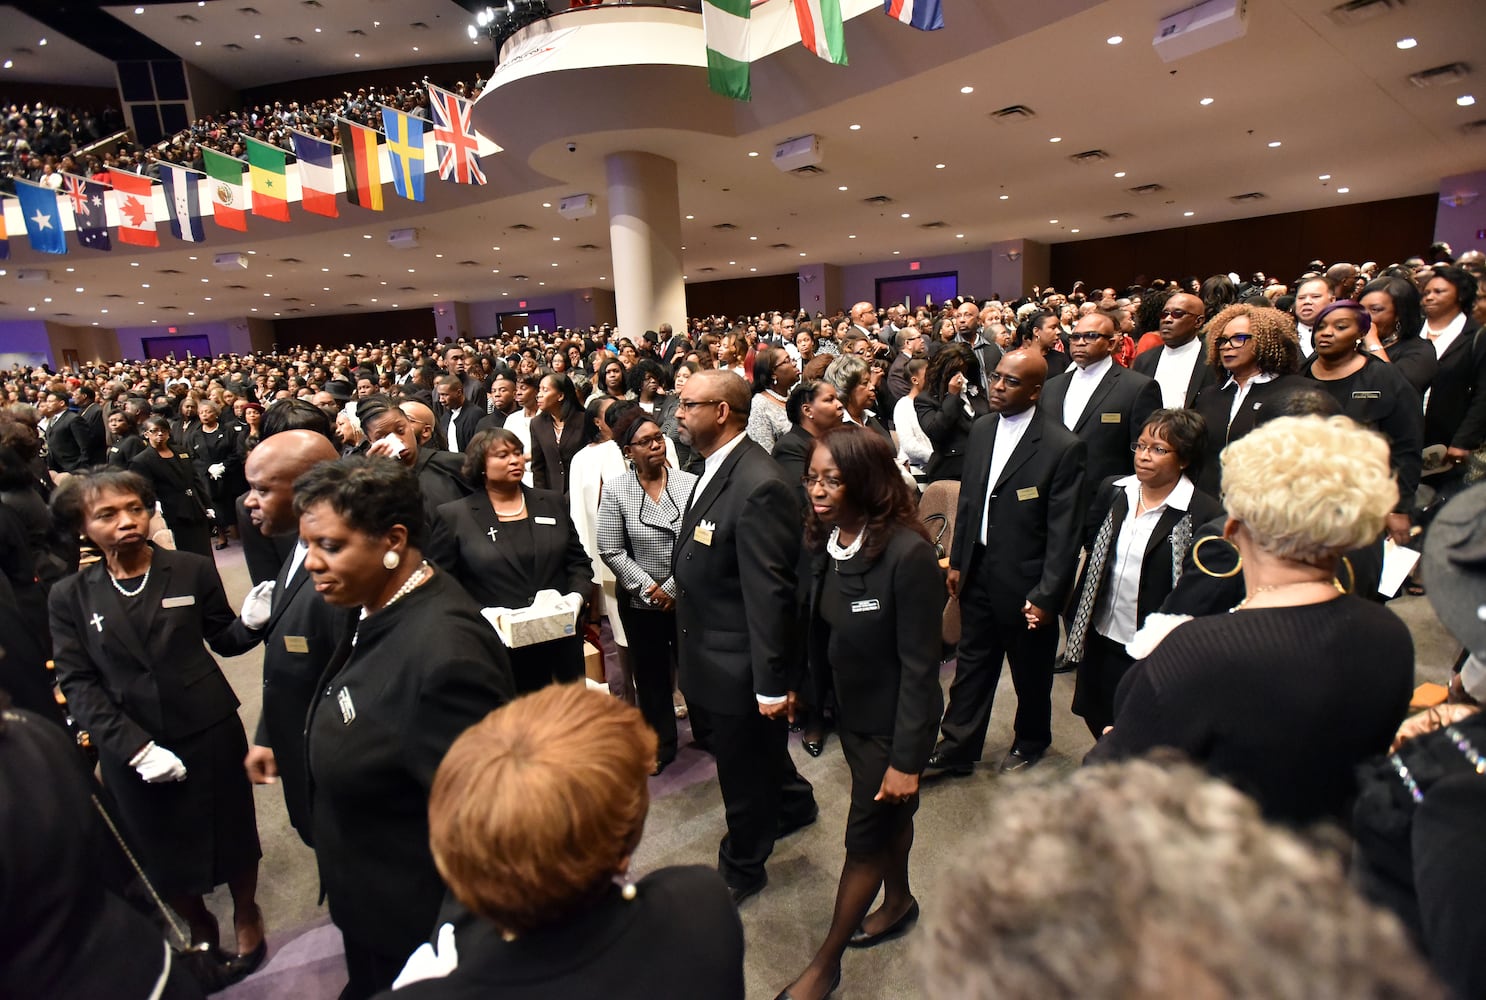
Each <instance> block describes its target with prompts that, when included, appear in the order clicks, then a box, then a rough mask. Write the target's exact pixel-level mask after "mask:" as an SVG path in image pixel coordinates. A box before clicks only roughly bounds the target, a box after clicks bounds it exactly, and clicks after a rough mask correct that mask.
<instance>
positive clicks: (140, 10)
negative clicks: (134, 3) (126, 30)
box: [134, 7, 144, 14]
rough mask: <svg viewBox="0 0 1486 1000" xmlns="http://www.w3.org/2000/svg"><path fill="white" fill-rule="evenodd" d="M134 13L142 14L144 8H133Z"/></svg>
mask: <svg viewBox="0 0 1486 1000" xmlns="http://www.w3.org/2000/svg"><path fill="white" fill-rule="evenodd" d="M134 13H136V14H143V13H144V8H143V7H135V8H134Z"/></svg>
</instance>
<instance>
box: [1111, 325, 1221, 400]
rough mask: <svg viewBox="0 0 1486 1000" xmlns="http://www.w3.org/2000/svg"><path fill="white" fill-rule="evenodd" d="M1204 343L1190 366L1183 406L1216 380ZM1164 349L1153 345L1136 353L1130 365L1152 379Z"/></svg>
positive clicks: (1164, 346)
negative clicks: (1190, 371) (1190, 375)
mask: <svg viewBox="0 0 1486 1000" xmlns="http://www.w3.org/2000/svg"><path fill="white" fill-rule="evenodd" d="M1206 343H1207V342H1206V341H1203V345H1204V346H1203V347H1202V349H1201V350H1199V351H1198V352H1197V363H1196V364H1195V365H1193V366H1192V377H1191V379H1190V380H1188V382H1187V398H1186V401H1185V403H1183V405H1184V406H1188V407H1190V406H1191V405H1192V404H1193V403H1195V402H1197V394H1198V393H1200V392H1201V391H1202V390H1203V389H1206V388H1207V387H1208V386H1210V385H1213V384H1214V383H1216V382H1217V381H1218V375H1217V372H1215V371H1213V367H1212V365H1210V364H1208V363H1207V347H1206ZM1165 350H1166V345H1165V344H1162V345H1161V346H1159V347H1153V348H1151V349H1150V350H1148V351H1145V352H1143V353H1141V354H1137V355H1136V356H1135V360H1134V361H1133V362H1132V363H1131V364H1130V367H1131V368H1133V369H1135V370H1136V371H1138V372H1139V373H1140V374H1142V375H1144V376H1145V377H1146V378H1151V379H1154V378H1155V377H1156V366H1157V365H1159V364H1160V363H1161V352H1163V351H1165Z"/></svg>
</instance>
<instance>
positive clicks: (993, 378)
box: [960, 372, 1022, 389]
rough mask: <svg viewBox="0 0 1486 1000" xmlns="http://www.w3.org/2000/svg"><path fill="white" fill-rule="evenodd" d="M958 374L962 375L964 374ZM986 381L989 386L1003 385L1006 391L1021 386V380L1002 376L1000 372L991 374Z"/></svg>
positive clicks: (1013, 376) (1012, 376)
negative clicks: (999, 383)
mask: <svg viewBox="0 0 1486 1000" xmlns="http://www.w3.org/2000/svg"><path fill="white" fill-rule="evenodd" d="M960 374H961V375H963V374H964V372H961V373H960ZM986 381H987V383H988V384H990V385H995V384H996V383H998V382H1001V383H1005V385H1006V388H1008V389H1015V388H1016V387H1017V386H1019V385H1021V384H1022V380H1021V379H1019V378H1017V377H1016V376H1015V375H1003V374H1001V373H1000V372H991V374H990V377H989V378H988V379H987V380H986Z"/></svg>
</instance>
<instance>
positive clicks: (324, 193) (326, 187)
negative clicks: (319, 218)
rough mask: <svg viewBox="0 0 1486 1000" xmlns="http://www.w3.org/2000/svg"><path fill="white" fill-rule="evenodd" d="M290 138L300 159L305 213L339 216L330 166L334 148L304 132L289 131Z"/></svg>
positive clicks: (302, 200)
mask: <svg viewBox="0 0 1486 1000" xmlns="http://www.w3.org/2000/svg"><path fill="white" fill-rule="evenodd" d="M289 137H290V139H291V140H293V142H294V155H295V157H297V158H298V160H299V198H300V204H301V205H302V206H303V207H304V210H305V211H306V212H312V213H314V214H315V215H324V216H328V217H330V218H332V219H338V218H340V211H339V210H338V209H337V208H336V205H335V172H334V171H333V170H332V169H331V163H332V156H333V155H334V153H335V147H334V146H332V145H331V144H330V143H328V142H326V141H325V140H324V139H319V138H316V137H315V136H312V135H306V134H305V133H303V132H291V133H290V136H289Z"/></svg>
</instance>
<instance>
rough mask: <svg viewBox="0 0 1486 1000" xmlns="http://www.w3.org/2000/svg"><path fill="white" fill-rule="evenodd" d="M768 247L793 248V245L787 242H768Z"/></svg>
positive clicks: (772, 248)
mask: <svg viewBox="0 0 1486 1000" xmlns="http://www.w3.org/2000/svg"><path fill="white" fill-rule="evenodd" d="M769 249H770V250H793V249H794V247H792V246H790V245H789V244H788V243H770V244H769Z"/></svg>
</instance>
